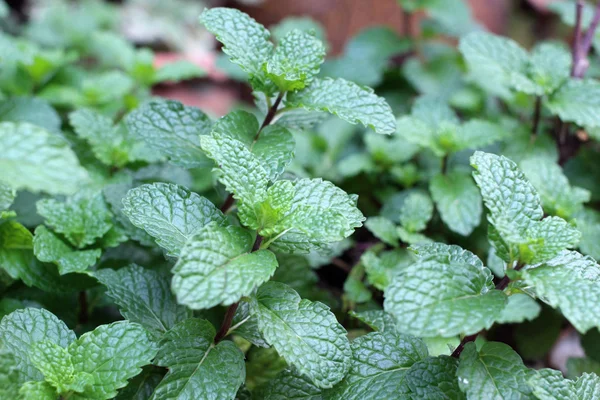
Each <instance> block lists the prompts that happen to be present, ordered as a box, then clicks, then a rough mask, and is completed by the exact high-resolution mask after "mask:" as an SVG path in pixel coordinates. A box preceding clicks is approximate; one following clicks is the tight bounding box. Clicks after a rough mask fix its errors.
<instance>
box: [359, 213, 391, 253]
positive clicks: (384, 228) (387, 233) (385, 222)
mask: <svg viewBox="0 0 600 400" xmlns="http://www.w3.org/2000/svg"><path fill="white" fill-rule="evenodd" d="M365 227H366V228H367V229H368V230H370V231H371V233H373V235H375V237H376V238H377V239H379V240H381V241H382V242H384V243H386V244H389V245H390V246H394V247H398V236H397V235H396V226H395V225H394V223H393V222H392V221H390V220H389V219H387V218H385V217H370V218H367V221H366V222H365Z"/></svg>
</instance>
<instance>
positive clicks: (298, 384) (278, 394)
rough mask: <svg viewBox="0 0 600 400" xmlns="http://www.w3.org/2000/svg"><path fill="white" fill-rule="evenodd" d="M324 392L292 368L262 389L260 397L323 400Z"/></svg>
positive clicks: (264, 399) (281, 373) (259, 393)
mask: <svg viewBox="0 0 600 400" xmlns="http://www.w3.org/2000/svg"><path fill="white" fill-rule="evenodd" d="M322 392H323V390H322V389H321V388H319V387H318V386H316V385H315V384H314V383H312V382H311V381H310V379H308V378H307V377H306V376H303V375H301V374H299V373H298V371H296V370H294V369H292V368H290V369H286V370H284V371H282V372H280V373H279V374H278V375H277V376H276V377H275V378H273V379H272V380H270V381H269V382H268V383H267V384H266V385H265V386H263V387H261V388H260V389H259V390H258V395H259V396H260V398H261V399H263V400H277V399H287V400H323V396H322Z"/></svg>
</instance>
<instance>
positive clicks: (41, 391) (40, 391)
mask: <svg viewBox="0 0 600 400" xmlns="http://www.w3.org/2000/svg"><path fill="white" fill-rule="evenodd" d="M19 394H20V396H19V399H22V400H56V399H57V397H58V395H57V394H56V390H55V389H54V388H53V387H52V385H50V384H49V383H48V382H32V381H30V382H25V383H24V384H23V386H21V389H19Z"/></svg>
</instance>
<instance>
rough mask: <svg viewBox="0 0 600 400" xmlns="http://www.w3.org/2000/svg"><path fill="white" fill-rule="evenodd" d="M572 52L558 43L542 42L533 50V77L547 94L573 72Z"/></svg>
mask: <svg viewBox="0 0 600 400" xmlns="http://www.w3.org/2000/svg"><path fill="white" fill-rule="evenodd" d="M571 59H572V57H571V53H570V52H569V50H568V49H567V48H566V46H564V45H562V44H558V43H541V44H539V45H538V46H536V47H535V48H534V49H533V51H532V52H531V66H530V68H529V75H530V76H531V79H532V80H533V81H534V82H535V83H536V84H538V85H539V86H541V87H542V88H543V89H544V91H545V92H546V94H550V93H552V92H554V91H555V90H556V89H557V88H559V87H560V86H561V85H562V84H563V83H564V82H565V81H566V80H567V79H569V75H570V72H571V63H572V61H571Z"/></svg>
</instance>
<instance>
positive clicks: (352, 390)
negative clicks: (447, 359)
mask: <svg viewBox="0 0 600 400" xmlns="http://www.w3.org/2000/svg"><path fill="white" fill-rule="evenodd" d="M351 349H352V358H351V360H350V370H349V371H348V374H347V375H346V377H345V378H344V380H343V381H342V382H340V383H339V385H337V386H336V387H334V389H333V390H332V391H331V392H328V397H327V398H328V399H332V400H338V399H339V400H342V399H343V400H352V399H357V400H358V399H362V400H371V399H373V400H374V399H392V398H410V394H411V391H410V389H409V387H408V385H407V382H406V374H407V372H408V370H409V368H410V367H412V366H413V365H414V364H415V363H417V362H419V361H421V360H423V359H425V358H426V357H427V346H425V344H424V343H423V342H422V341H421V340H420V339H417V338H415V337H412V336H408V335H400V334H398V333H396V332H394V331H385V332H373V333H369V334H367V335H364V336H361V337H359V338H357V339H355V340H353V341H352V343H351Z"/></svg>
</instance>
